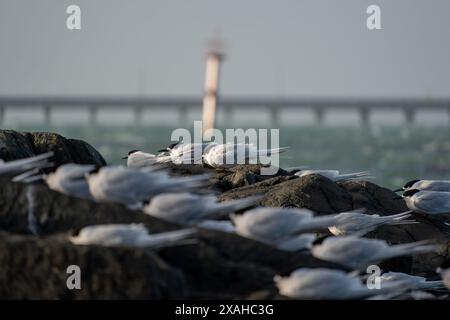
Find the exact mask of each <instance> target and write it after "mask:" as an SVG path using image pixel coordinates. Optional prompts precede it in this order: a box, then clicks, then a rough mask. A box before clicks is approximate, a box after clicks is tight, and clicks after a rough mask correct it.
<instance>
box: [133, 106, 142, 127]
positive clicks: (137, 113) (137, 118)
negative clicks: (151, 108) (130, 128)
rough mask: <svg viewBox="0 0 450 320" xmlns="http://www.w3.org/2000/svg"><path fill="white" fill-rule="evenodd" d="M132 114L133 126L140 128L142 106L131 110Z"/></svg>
mask: <svg viewBox="0 0 450 320" xmlns="http://www.w3.org/2000/svg"><path fill="white" fill-rule="evenodd" d="M133 112H134V124H135V125H136V126H140V125H141V124H142V115H143V109H142V106H136V107H135V108H134V109H133Z"/></svg>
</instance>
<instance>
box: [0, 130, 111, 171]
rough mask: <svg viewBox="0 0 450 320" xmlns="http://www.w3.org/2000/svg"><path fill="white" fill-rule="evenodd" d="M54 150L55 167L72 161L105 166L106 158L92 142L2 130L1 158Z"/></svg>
mask: <svg viewBox="0 0 450 320" xmlns="http://www.w3.org/2000/svg"><path fill="white" fill-rule="evenodd" d="M49 151H53V152H54V153H55V155H54V157H53V158H52V161H53V163H54V165H55V167H58V166H59V165H61V164H64V163H68V162H72V163H79V164H95V165H99V166H104V165H105V164H106V162H105V160H104V159H103V157H102V156H101V154H100V153H99V152H98V151H97V150H95V149H94V147H92V146H91V145H90V144H88V143H86V142H84V141H81V140H76V139H66V138H64V137H63V136H61V135H59V134H56V133H49V132H18V131H13V130H0V158H1V159H3V160H5V161H11V160H16V159H21V158H26V157H30V156H33V155H37V154H41V153H45V152H49Z"/></svg>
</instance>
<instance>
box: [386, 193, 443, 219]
mask: <svg viewBox="0 0 450 320" xmlns="http://www.w3.org/2000/svg"><path fill="white" fill-rule="evenodd" d="M402 198H403V199H405V202H406V206H407V207H408V208H409V209H410V210H413V211H414V212H418V213H422V214H429V215H439V214H446V213H450V192H441V191H422V190H419V189H409V190H407V191H405V192H404V193H403V195H402V197H395V198H394V199H402Z"/></svg>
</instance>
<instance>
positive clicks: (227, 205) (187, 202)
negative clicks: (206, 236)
mask: <svg viewBox="0 0 450 320" xmlns="http://www.w3.org/2000/svg"><path fill="white" fill-rule="evenodd" d="M260 200H261V197H260V196H254V197H249V198H244V199H238V200H232V201H225V202H218V201H217V197H215V196H212V195H197V194H192V193H163V194H160V195H157V196H155V197H153V199H152V200H151V201H150V203H149V204H148V205H146V206H145V207H144V209H143V211H144V212H145V213H147V214H149V215H151V216H154V217H157V218H161V219H163V220H167V221H171V222H176V223H180V224H197V223H199V222H201V221H204V220H211V219H217V218H221V217H223V216H227V215H228V214H230V213H232V212H236V211H240V210H243V209H246V208H249V207H252V206H254V205H256V204H257V203H258V201H260Z"/></svg>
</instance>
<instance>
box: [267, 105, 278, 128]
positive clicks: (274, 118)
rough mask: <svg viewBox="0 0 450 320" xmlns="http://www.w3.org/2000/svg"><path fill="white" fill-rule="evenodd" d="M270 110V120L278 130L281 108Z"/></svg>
mask: <svg viewBox="0 0 450 320" xmlns="http://www.w3.org/2000/svg"><path fill="white" fill-rule="evenodd" d="M269 108H270V118H271V119H272V124H273V126H274V127H276V128H278V127H279V126H280V111H279V108H280V107H279V106H271V107H269Z"/></svg>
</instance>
